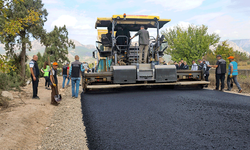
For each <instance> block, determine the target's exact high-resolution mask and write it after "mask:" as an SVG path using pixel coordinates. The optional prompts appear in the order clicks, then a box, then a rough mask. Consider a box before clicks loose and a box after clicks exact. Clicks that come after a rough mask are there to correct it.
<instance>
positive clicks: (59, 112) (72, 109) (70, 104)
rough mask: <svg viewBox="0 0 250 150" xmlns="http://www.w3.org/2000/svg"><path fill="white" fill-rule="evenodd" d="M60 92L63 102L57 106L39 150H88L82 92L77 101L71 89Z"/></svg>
mask: <svg viewBox="0 0 250 150" xmlns="http://www.w3.org/2000/svg"><path fill="white" fill-rule="evenodd" d="M80 89H81V87H80ZM60 91H61V92H60V93H61V94H63V100H62V102H61V104H60V105H59V106H57V108H56V110H55V112H54V115H53V117H52V118H51V120H50V123H49V126H47V128H46V132H45V133H44V134H43V136H42V143H41V145H40V146H38V149H44V150H45V149H46V150H48V149H79V150H80V149H81V150H87V149H88V147H87V139H86V132H85V127H84V124H83V121H82V110H81V100H80V98H81V96H80V93H81V90H80V92H79V96H78V98H77V99H73V98H72V97H71V87H68V88H66V89H64V90H62V89H61V90H60Z"/></svg>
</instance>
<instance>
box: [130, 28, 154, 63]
mask: <svg viewBox="0 0 250 150" xmlns="http://www.w3.org/2000/svg"><path fill="white" fill-rule="evenodd" d="M137 35H139V45H140V47H139V63H140V64H141V63H142V53H143V50H144V63H147V56H148V45H149V33H148V31H147V30H145V28H144V26H141V28H140V30H139V32H137V33H136V34H135V35H134V36H133V37H132V38H130V39H131V40H132V39H133V38H134V37H136V36H137Z"/></svg>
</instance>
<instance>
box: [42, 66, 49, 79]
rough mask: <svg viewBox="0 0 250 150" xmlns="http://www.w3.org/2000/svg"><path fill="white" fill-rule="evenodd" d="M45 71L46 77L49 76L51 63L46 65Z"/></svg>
mask: <svg viewBox="0 0 250 150" xmlns="http://www.w3.org/2000/svg"><path fill="white" fill-rule="evenodd" d="M43 71H44V75H43V76H44V77H48V76H49V65H47V66H46V69H43Z"/></svg>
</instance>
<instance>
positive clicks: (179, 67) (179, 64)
mask: <svg viewBox="0 0 250 150" xmlns="http://www.w3.org/2000/svg"><path fill="white" fill-rule="evenodd" d="M181 69H183V68H182V63H181V61H179V63H178V70H181Z"/></svg>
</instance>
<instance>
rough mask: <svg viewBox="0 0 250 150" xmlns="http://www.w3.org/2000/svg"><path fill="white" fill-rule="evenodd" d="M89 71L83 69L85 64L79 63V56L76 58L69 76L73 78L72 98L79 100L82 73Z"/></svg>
mask: <svg viewBox="0 0 250 150" xmlns="http://www.w3.org/2000/svg"><path fill="white" fill-rule="evenodd" d="M85 70H87V68H86V69H84V68H83V64H82V63H81V62H80V61H79V56H78V55H76V56H75V61H74V62H72V63H71V67H70V71H69V76H70V78H71V87H72V98H77V97H78V93H79V85H80V81H81V72H82V73H84V71H85Z"/></svg>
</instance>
